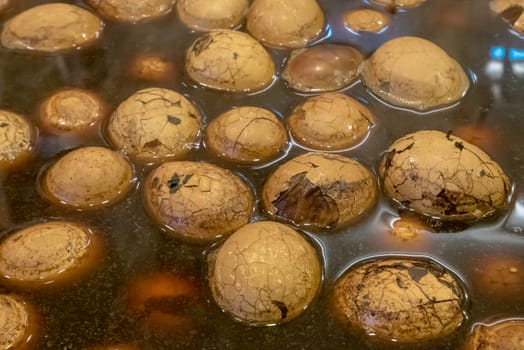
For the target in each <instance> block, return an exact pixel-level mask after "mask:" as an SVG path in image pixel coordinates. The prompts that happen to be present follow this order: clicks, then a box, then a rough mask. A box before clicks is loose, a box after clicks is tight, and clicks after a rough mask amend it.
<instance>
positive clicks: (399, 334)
mask: <svg viewBox="0 0 524 350" xmlns="http://www.w3.org/2000/svg"><path fill="white" fill-rule="evenodd" d="M332 303H333V305H332V306H333V312H334V313H335V315H336V316H337V317H338V318H339V319H340V320H341V322H343V323H346V324H347V325H348V326H349V327H351V328H355V329H360V330H363V331H365V332H366V333H368V334H373V335H376V336H377V337H379V338H382V339H387V340H393V341H398V342H423V341H429V340H432V339H437V338H441V337H445V336H447V335H450V334H451V333H453V332H454V331H456V330H457V329H458V328H459V327H460V326H461V325H462V323H463V322H464V319H465V312H464V306H465V303H466V296H465V293H464V291H463V289H462V286H461V284H460V282H459V281H458V279H457V278H456V277H454V276H453V275H451V274H450V273H449V272H447V271H446V270H445V269H444V268H443V267H442V266H440V265H439V264H437V263H436V262H434V261H431V260H410V259H387V260H376V261H367V262H365V263H363V264H361V265H359V266H356V267H352V268H351V269H350V270H348V271H347V272H346V273H345V274H344V275H343V276H342V277H341V278H339V279H338V280H337V282H336V284H335V289H334V292H333V298H332Z"/></svg>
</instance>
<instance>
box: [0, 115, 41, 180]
mask: <svg viewBox="0 0 524 350" xmlns="http://www.w3.org/2000/svg"><path fill="white" fill-rule="evenodd" d="M35 136H36V135H35V130H34V128H33V126H32V125H31V124H30V123H29V121H27V120H26V119H25V118H24V117H22V116H21V115H18V114H16V113H13V112H9V111H6V110H0V170H4V169H10V168H15V167H17V166H19V165H22V164H24V163H25V162H26V161H27V160H29V159H30V158H31V157H32V155H33V149H34V146H35Z"/></svg>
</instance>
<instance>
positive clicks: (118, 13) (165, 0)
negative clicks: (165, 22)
mask: <svg viewBox="0 0 524 350" xmlns="http://www.w3.org/2000/svg"><path fill="white" fill-rule="evenodd" d="M175 1H176V0H87V1H86V2H87V3H88V4H89V5H91V6H92V7H93V8H94V9H96V11H98V12H99V13H100V14H101V15H102V16H104V17H105V18H108V19H111V20H114V21H120V22H131V23H137V22H144V21H149V20H152V19H155V18H157V17H160V16H163V15H165V14H167V13H169V12H171V10H172V9H173V6H174V4H175Z"/></svg>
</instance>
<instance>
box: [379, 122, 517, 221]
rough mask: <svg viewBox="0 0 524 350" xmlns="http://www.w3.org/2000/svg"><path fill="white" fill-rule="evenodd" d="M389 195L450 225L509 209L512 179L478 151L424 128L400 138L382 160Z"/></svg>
mask: <svg viewBox="0 0 524 350" xmlns="http://www.w3.org/2000/svg"><path fill="white" fill-rule="evenodd" d="M379 175H380V178H381V179H382V182H383V184H384V186H383V188H384V191H385V192H386V194H387V195H388V196H389V197H391V198H392V199H393V200H395V201H396V202H398V203H400V204H401V205H403V206H405V207H406V208H409V209H411V210H413V211H415V212H417V213H420V214H423V215H428V216H431V217H436V218H439V219H441V220H448V221H468V220H478V219H482V218H485V217H487V216H490V215H493V214H495V212H496V211H497V210H498V209H502V208H504V207H505V205H506V204H507V201H508V197H509V195H510V192H511V184H510V180H509V178H508V177H507V175H506V174H505V173H504V171H503V170H502V169H501V168H500V166H499V165H498V164H497V163H496V162H495V161H493V160H492V159H491V158H490V157H489V156H488V155H487V154H486V153H484V152H483V151H482V150H481V149H479V148H478V147H476V146H474V145H472V144H470V143H468V142H466V141H464V140H462V139H460V138H458V137H456V136H453V135H450V134H446V133H443V132H440V131H435V130H422V131H418V132H415V133H412V134H408V135H406V136H404V137H401V138H400V139H398V140H396V141H395V142H394V143H393V144H392V145H391V146H390V147H389V149H388V151H387V153H386V154H385V155H384V157H383V158H382V161H381V163H380V168H379Z"/></svg>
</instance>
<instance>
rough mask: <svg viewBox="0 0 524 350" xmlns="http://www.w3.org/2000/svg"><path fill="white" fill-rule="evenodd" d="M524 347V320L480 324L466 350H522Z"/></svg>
mask: <svg viewBox="0 0 524 350" xmlns="http://www.w3.org/2000/svg"><path fill="white" fill-rule="evenodd" d="M523 347H524V319H518V318H515V319H505V320H497V321H496V322H489V323H479V324H476V325H475V326H474V327H473V331H472V333H471V334H470V336H469V338H468V341H467V343H466V346H465V347H464V350H520V349H522V348H523Z"/></svg>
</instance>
